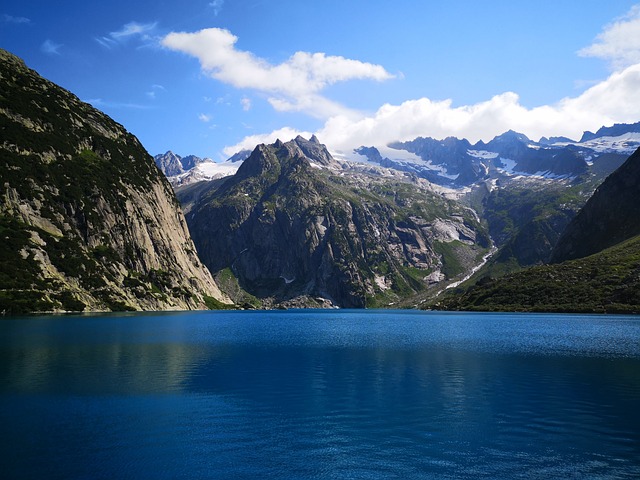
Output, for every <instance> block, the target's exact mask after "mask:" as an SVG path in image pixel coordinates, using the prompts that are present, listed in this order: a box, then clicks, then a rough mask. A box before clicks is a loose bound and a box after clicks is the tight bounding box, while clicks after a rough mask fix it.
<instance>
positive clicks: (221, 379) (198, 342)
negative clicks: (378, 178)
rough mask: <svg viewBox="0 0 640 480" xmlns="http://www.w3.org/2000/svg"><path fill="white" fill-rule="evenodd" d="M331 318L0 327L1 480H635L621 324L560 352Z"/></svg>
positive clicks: (635, 423)
mask: <svg viewBox="0 0 640 480" xmlns="http://www.w3.org/2000/svg"><path fill="white" fill-rule="evenodd" d="M335 315H336V316H335V317H334V316H332V315H330V314H325V313H322V314H320V315H318V316H314V315H313V314H309V313H308V312H304V313H300V314H294V315H291V314H285V315H284V316H283V315H282V314H276V313H268V314H266V315H262V314H241V315H234V314H224V315H214V316H207V315H182V316H180V315H177V316H162V317H156V316H146V317H141V318H134V319H132V318H119V317H105V318H67V319H64V320H60V319H52V320H46V319H40V320H33V321H28V322H27V323H22V322H13V323H12V322H0V329H2V335H0V412H2V413H0V425H2V426H1V427H0V433H2V436H1V437H0V447H1V448H2V449H3V451H5V452H9V453H11V455H8V456H5V459H4V460H2V461H0V467H3V469H4V471H7V469H9V470H8V471H18V470H16V469H26V471H29V472H31V473H32V474H33V475H32V476H33V477H34V478H36V477H38V476H42V475H45V474H47V473H48V471H45V470H44V469H45V467H42V469H41V470H38V468H39V467H36V466H35V465H32V464H31V463H32V462H30V459H31V458H33V455H34V452H35V453H36V456H38V457H39V458H43V459H45V460H47V461H45V462H44V463H43V465H46V468H47V469H49V470H51V469H53V470H51V472H52V473H51V472H49V473H51V476H54V477H55V476H58V477H67V478H68V477H74V476H75V477H82V476H87V475H90V474H91V468H89V467H87V465H86V464H85V463H78V462H83V460H82V458H84V459H85V460H84V462H90V464H92V465H95V464H98V465H100V466H101V467H102V468H103V469H104V471H105V472H107V473H108V474H105V475H104V478H108V477H109V476H111V477H121V476H123V473H126V475H127V476H139V475H140V474H144V475H146V476H149V475H151V476H154V477H156V478H160V477H164V478H175V477H178V476H184V475H185V472H187V473H186V475H187V476H191V477H193V478H202V477H207V476H211V472H215V475H214V476H219V477H222V478H225V477H234V478H255V477H256V476H259V477H265V476H266V477H269V476H270V477H274V478H282V477H286V476H289V477H295V478H327V477H331V478H335V477H351V478H389V477H397V478H410V477H411V478H415V477H423V476H427V477H429V476H435V477H440V478H451V477H456V476H457V477H460V476H462V477H465V476H466V477H468V478H478V477H482V476H484V477H485V478H496V477H503V478H504V477H509V478H511V477H516V476H527V477H528V478H548V477H575V476H583V477H598V476H600V477H603V478H606V477H607V476H608V477H611V478H615V477H616V476H619V477H620V476H625V475H626V476H628V477H633V475H636V474H638V475H640V462H638V460H637V459H638V458H640V413H639V412H638V409H637V405H638V404H640V355H636V354H635V353H634V352H635V350H634V349H635V348H637V346H635V345H632V342H630V341H629V342H628V343H627V345H630V347H628V348H627V350H622V349H621V347H620V343H615V342H612V339H616V338H619V337H621V336H625V335H626V336H627V337H632V336H633V335H636V333H637V332H638V329H637V324H636V323H633V322H632V323H631V324H630V328H629V329H628V330H627V331H626V333H625V332H624V328H622V327H621V324H620V323H616V324H615V325H614V327H613V328H611V329H608V330H607V329H604V328H602V323H603V321H602V320H601V319H600V320H597V321H596V326H593V325H587V326H586V328H576V329H574V330H573V333H572V335H570V336H569V339H573V340H571V341H573V342H574V343H573V344H571V345H568V344H567V342H568V341H569V340H567V339H566V338H561V336H560V332H561V331H562V329H567V328H568V326H569V323H567V322H570V321H572V320H573V319H569V320H566V319H565V320H564V322H565V323H564V325H559V324H558V322H559V321H561V320H559V319H558V318H554V319H553V320H552V321H550V322H542V323H543V325H541V324H534V325H532V326H531V329H530V330H531V332H532V333H530V335H529V336H526V335H524V331H525V329H524V327H523V326H522V325H521V324H520V323H518V322H515V323H513V322H512V321H511V320H509V319H506V320H508V321H507V322H505V321H503V320H504V319H503V320H500V321H495V320H491V318H493V317H488V318H489V319H490V320H489V321H486V322H485V323H483V322H482V321H480V320H479V318H478V317H473V318H471V319H470V320H468V321H467V322H466V323H461V322H463V320H462V318H461V317H460V318H459V317H452V316H449V317H445V320H446V321H441V320H437V319H434V318H433V317H429V316H427V317H420V316H416V315H415V314H409V315H407V316H403V315H401V314H397V313H388V314H385V315H386V316H382V318H380V316H379V314H375V315H373V316H372V315H370V314H367V315H366V316H365V315H362V314H359V315H360V316H357V317H350V316H349V315H346V314H345V313H344V312H340V313H336V314H335ZM417 318H419V319H421V321H416V319H417ZM485 318H486V317H485ZM349 319H350V320H349ZM571 326H572V327H575V324H572V325H571ZM585 331H586V332H589V331H590V332H591V334H592V335H593V336H592V337H591V339H590V340H589V335H588V334H587V333H585ZM596 331H597V335H596V334H595V333H594V332H596ZM609 334H611V336H609V337H607V335H609ZM639 338H640V337H639ZM554 339H555V340H554ZM585 343H589V346H588V348H587V351H586V353H585V354H583V355H577V354H576V352H578V351H579V346H580V345H584V344H585ZM614 343H615V345H613V344H614ZM625 348H626V347H625ZM562 351H564V352H565V353H563V354H561V353H559V352H562ZM592 351H598V352H600V353H601V354H599V355H592V354H591V353H590V352H592ZM603 352H604V353H605V354H606V355H604V354H602V353H603ZM611 352H617V353H619V355H618V356H611ZM625 352H626V353H625ZM621 353H624V354H621ZM16 432H17V433H16ZM78 452H80V453H81V455H79V453H78ZM87 459H88V460H87ZM74 461H75V463H74ZM67 463H69V466H65V465H66V464H67ZM68 468H72V469H75V470H73V471H71V473H70V471H69V470H65V469H68ZM40 474H42V475H40Z"/></svg>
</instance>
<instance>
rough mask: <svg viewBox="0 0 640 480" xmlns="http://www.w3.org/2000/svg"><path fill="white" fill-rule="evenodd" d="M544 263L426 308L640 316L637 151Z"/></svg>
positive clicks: (639, 155) (639, 167)
mask: <svg viewBox="0 0 640 480" xmlns="http://www.w3.org/2000/svg"><path fill="white" fill-rule="evenodd" d="M551 262H552V263H551V264H548V265H542V266H536V267H532V268H530V269H527V270H524V271H522V272H519V273H515V274H512V275H507V276H505V277H501V278H495V279H494V278H489V277H484V278H483V279H481V280H480V281H479V282H477V284H475V285H472V286H470V287H468V288H466V289H460V290H459V291H456V292H453V294H452V295H450V296H447V297H445V298H443V299H441V300H438V301H437V302H435V303H432V304H431V305H430V306H431V307H432V308H438V309H453V310H461V309H463V310H499V311H513V310H520V311H560V312H565V311H569V312H602V313H636V314H637V313H640V150H637V151H636V152H635V153H634V154H633V155H631V156H630V157H629V159H628V160H627V161H626V162H625V163H624V164H623V165H622V166H621V167H620V168H619V169H618V170H616V171H615V172H614V173H612V174H611V175H610V176H609V177H608V178H607V179H606V180H605V181H604V182H603V183H602V185H600V186H599V187H598V189H597V190H596V191H595V193H594V194H593V196H592V197H591V198H590V199H589V200H588V201H587V203H586V205H585V206H584V207H583V208H582V209H581V210H580V212H579V213H578V214H577V215H576V216H575V217H574V218H573V220H572V221H571V222H570V223H569V225H568V226H567V228H566V229H565V230H564V232H563V233H562V235H561V236H560V238H559V240H558V242H557V243H556V245H555V247H554V249H553V253H552V256H551Z"/></svg>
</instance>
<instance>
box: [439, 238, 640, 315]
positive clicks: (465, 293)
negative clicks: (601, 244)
mask: <svg viewBox="0 0 640 480" xmlns="http://www.w3.org/2000/svg"><path fill="white" fill-rule="evenodd" d="M430 307H431V308H437V309H445V310H478V311H531V312H535V311H538V312H542V311H545V312H584V313H586V312H599V313H640V236H637V237H634V238H632V239H630V240H627V241H625V242H623V243H621V244H619V245H616V246H614V247H611V248H609V249H607V250H604V251H602V252H600V253H597V254H595V255H592V256H589V257H585V258H581V259H578V260H572V261H568V262H564V263H561V264H559V265H544V266H538V267H532V268H530V269H528V270H526V271H523V272H520V273H517V274H513V275H508V276H506V277H502V278H499V279H496V280H485V281H483V282H481V283H480V284H477V285H474V286H472V287H470V288H468V289H466V290H464V289H458V290H456V291H454V292H451V293H450V294H448V295H447V296H445V297H444V298H441V299H440V300H439V301H437V302H435V303H433V304H431V305H430Z"/></svg>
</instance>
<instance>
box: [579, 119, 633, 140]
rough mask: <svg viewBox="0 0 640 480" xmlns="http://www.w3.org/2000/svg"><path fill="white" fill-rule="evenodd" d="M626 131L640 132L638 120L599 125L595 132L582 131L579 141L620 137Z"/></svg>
mask: <svg viewBox="0 0 640 480" xmlns="http://www.w3.org/2000/svg"><path fill="white" fill-rule="evenodd" d="M627 133H640V122H638V123H633V124H626V123H616V124H614V125H613V126H611V127H600V128H599V129H598V131H597V132H596V133H591V132H584V133H583V134H582V138H581V139H580V142H579V143H585V142H588V141H591V140H594V139H596V138H601V137H620V136H622V135H625V134H627Z"/></svg>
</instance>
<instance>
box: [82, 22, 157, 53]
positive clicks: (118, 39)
mask: <svg viewBox="0 0 640 480" xmlns="http://www.w3.org/2000/svg"><path fill="white" fill-rule="evenodd" d="M157 25H158V23H157V22H153V23H138V22H129V23H127V24H126V25H124V26H123V27H122V28H121V29H120V30H117V31H115V32H111V33H109V34H108V35H106V36H102V37H96V38H95V40H96V42H98V43H99V44H100V45H102V46H103V47H105V48H107V49H109V50H110V49H112V48H114V47H116V46H118V45H120V44H123V43H125V42H127V41H128V40H129V39H131V38H139V39H140V40H142V41H143V42H147V43H149V42H153V41H155V37H154V36H153V33H154V31H155V29H156V27H157Z"/></svg>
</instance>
